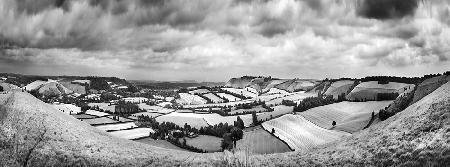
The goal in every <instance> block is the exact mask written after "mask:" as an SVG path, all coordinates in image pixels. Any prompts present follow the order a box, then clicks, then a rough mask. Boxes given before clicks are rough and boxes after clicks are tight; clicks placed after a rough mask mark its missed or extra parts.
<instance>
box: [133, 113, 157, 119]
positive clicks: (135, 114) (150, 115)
mask: <svg viewBox="0 0 450 167" xmlns="http://www.w3.org/2000/svg"><path fill="white" fill-rule="evenodd" d="M141 115H142V116H149V117H153V118H156V117H159V116H161V115H164V114H161V113H153V112H140V113H134V114H132V116H135V117H138V116H141Z"/></svg>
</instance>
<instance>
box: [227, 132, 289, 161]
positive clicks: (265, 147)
mask: <svg viewBox="0 0 450 167" xmlns="http://www.w3.org/2000/svg"><path fill="white" fill-rule="evenodd" d="M236 148H237V149H238V150H246V149H248V151H249V152H250V153H252V154H271V153H283V152H289V151H291V149H290V148H289V146H288V145H286V144H285V143H283V141H281V140H280V139H278V138H276V137H275V136H273V135H271V134H270V133H269V132H267V131H265V130H264V129H263V128H262V127H261V126H257V127H252V128H247V129H245V130H244V137H243V138H242V139H241V140H239V141H237V142H236Z"/></svg>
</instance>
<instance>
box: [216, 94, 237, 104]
mask: <svg viewBox="0 0 450 167" xmlns="http://www.w3.org/2000/svg"><path fill="white" fill-rule="evenodd" d="M217 95H218V96H220V97H222V98H225V99H227V100H228V101H231V102H233V101H240V100H241V99H240V98H238V97H234V96H233V95H230V94H226V93H217Z"/></svg>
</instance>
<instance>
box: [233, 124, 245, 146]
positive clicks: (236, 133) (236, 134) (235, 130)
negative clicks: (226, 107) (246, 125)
mask: <svg viewBox="0 0 450 167" xmlns="http://www.w3.org/2000/svg"><path fill="white" fill-rule="evenodd" d="M243 136H244V132H243V131H242V129H239V128H236V127H234V128H233V129H231V140H232V141H233V145H234V147H236V142H237V141H238V140H241V139H242V137H243Z"/></svg>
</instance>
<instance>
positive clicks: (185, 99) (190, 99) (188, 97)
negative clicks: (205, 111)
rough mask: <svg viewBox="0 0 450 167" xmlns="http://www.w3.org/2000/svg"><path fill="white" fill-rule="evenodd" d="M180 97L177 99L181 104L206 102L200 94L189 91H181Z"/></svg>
mask: <svg viewBox="0 0 450 167" xmlns="http://www.w3.org/2000/svg"><path fill="white" fill-rule="evenodd" d="M179 95H180V99H177V100H178V101H177V102H178V103H180V104H206V100H205V99H203V98H202V97H200V96H198V95H192V94H189V93H179Z"/></svg>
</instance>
